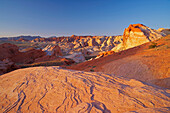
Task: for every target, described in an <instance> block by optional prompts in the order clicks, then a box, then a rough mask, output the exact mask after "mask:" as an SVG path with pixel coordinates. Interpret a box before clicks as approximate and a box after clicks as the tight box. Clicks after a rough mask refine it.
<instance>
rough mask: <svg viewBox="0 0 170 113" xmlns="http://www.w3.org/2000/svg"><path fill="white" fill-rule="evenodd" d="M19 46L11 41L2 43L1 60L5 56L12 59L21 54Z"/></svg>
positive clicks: (0, 49) (0, 48)
mask: <svg viewBox="0 0 170 113" xmlns="http://www.w3.org/2000/svg"><path fill="white" fill-rule="evenodd" d="M18 49H19V47H18V46H16V45H13V44H10V43H4V44H1V45H0V60H3V59H5V58H9V59H11V58H12V57H14V56H15V55H17V54H19V51H18Z"/></svg>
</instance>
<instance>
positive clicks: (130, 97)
mask: <svg viewBox="0 0 170 113" xmlns="http://www.w3.org/2000/svg"><path fill="white" fill-rule="evenodd" d="M0 91H1V93H0V112H9V113H13V112H37V113H39V112H58V113H61V112H68V113H72V112H74V113H76V112H83V113H86V112H88V113H89V112H90V113H95V112H106V113H123V112H128V111H139V110H140V109H145V108H147V109H150V108H151V109H157V108H159V109H160V108H162V109H164V108H166V107H169V105H170V98H169V96H170V90H168V89H160V88H156V87H153V86H149V85H147V84H144V83H142V82H140V81H137V80H134V79H124V78H118V77H114V76H110V75H107V74H103V73H90V72H82V71H73V70H65V69H60V68H59V67H34V68H25V69H19V70H15V71H13V72H10V73H8V74H4V75H2V76H0ZM164 110H165V109H164ZM145 111H146V110H145Z"/></svg>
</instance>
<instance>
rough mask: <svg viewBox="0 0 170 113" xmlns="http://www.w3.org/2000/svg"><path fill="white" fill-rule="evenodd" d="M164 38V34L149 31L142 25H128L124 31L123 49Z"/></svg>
mask: <svg viewBox="0 0 170 113" xmlns="http://www.w3.org/2000/svg"><path fill="white" fill-rule="evenodd" d="M162 36H165V34H164V33H162V32H159V31H157V30H154V29H151V28H149V27H147V26H145V25H143V24H130V25H129V27H128V28H126V29H125V30H124V34H123V47H124V49H128V48H132V47H135V46H138V45H142V44H144V43H146V42H151V41H154V40H156V39H159V38H161V37H162Z"/></svg>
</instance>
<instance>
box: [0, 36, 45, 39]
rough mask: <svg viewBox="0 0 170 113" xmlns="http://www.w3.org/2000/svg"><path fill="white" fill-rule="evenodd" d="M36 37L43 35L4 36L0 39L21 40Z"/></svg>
mask: <svg viewBox="0 0 170 113" xmlns="http://www.w3.org/2000/svg"><path fill="white" fill-rule="evenodd" d="M36 38H42V37H40V36H17V37H2V38H0V40H19V39H25V40H34V39H36Z"/></svg>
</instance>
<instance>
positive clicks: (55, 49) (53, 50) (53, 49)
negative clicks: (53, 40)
mask: <svg viewBox="0 0 170 113" xmlns="http://www.w3.org/2000/svg"><path fill="white" fill-rule="evenodd" d="M42 51H45V52H46V53H47V55H52V56H62V55H63V54H62V51H61V48H60V47H59V46H58V45H55V46H52V45H47V46H46V47H45V48H43V49H42Z"/></svg>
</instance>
